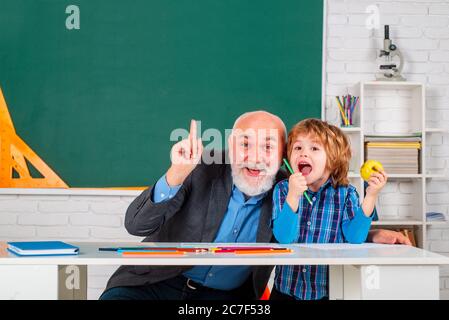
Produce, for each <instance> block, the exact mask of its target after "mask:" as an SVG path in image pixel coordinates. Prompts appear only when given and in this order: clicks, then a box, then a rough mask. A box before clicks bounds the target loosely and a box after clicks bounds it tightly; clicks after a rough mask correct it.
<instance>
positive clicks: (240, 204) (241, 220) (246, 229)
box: [153, 175, 266, 290]
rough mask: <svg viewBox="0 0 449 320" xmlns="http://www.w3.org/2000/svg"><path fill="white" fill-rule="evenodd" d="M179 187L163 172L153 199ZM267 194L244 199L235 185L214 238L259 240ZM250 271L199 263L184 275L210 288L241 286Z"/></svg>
mask: <svg viewBox="0 0 449 320" xmlns="http://www.w3.org/2000/svg"><path fill="white" fill-rule="evenodd" d="M180 187H181V186H175V187H170V186H169V185H168V183H167V180H166V177H165V175H164V176H163V177H161V178H160V179H159V180H158V182H157V183H156V185H155V189H154V192H153V197H154V199H153V201H154V202H161V201H165V200H167V199H170V198H172V197H174V196H175V195H176V193H177V192H178V190H179V188H180ZM265 196H266V193H264V194H261V195H258V196H254V197H249V198H248V199H247V200H245V196H244V194H243V193H242V192H241V191H240V190H239V189H238V188H237V187H236V186H235V185H234V186H233V187H232V194H231V198H230V199H229V204H228V208H227V210H226V213H225V215H224V218H223V221H222V223H221V225H220V229H219V230H218V233H217V236H216V237H215V239H214V242H215V243H224V242H227V243H233V242H256V237H257V228H258V226H259V217H260V212H261V208H262V202H263V201H262V200H263V198H264V197H265ZM250 273H251V267H250V266H196V267H193V268H192V269H190V270H188V271H186V272H185V273H184V276H186V277H187V278H190V279H192V280H193V281H195V282H198V283H201V284H202V285H204V286H206V287H209V288H214V289H220V290H232V289H235V288H238V287H239V286H241V285H242V284H243V283H244V282H245V280H246V279H247V278H248V276H249V274H250Z"/></svg>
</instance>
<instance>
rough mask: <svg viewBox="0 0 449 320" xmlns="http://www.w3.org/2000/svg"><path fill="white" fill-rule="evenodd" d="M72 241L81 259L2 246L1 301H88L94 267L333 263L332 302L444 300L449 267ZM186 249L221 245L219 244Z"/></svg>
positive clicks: (396, 254)
mask: <svg viewBox="0 0 449 320" xmlns="http://www.w3.org/2000/svg"><path fill="white" fill-rule="evenodd" d="M70 243H71V244H73V245H76V246H78V247H80V254H79V255H77V256H49V257H17V256H15V255H14V254H11V253H9V252H7V251H6V250H5V247H6V244H5V243H3V244H0V299H14V298H16V299H58V298H61V297H62V298H70V294H69V295H67V293H65V294H61V292H62V291H64V290H66V291H67V290H74V292H75V291H76V290H78V291H82V292H81V293H77V294H76V293H74V294H73V295H72V296H71V298H76V297H78V298H80V297H81V298H85V296H86V295H85V290H86V288H87V284H86V283H85V282H86V281H87V280H86V279H84V280H83V279H81V278H83V274H84V278H87V277H85V274H86V268H87V266H89V265H329V266H330V274H329V289H330V292H329V293H330V298H331V299H439V268H438V266H439V265H447V264H449V258H448V257H445V256H442V255H439V254H435V253H432V252H429V251H425V250H422V249H418V248H414V247H409V246H400V245H378V244H364V245H347V244H344V245H342V244H334V245H330V244H322V245H318V244H310V245H302V244H295V245H288V246H285V245H278V246H282V247H288V248H292V249H294V250H295V252H294V253H292V254H285V255H276V256H274V255H273V256H267V255H244V256H242V255H235V254H213V253H188V254H186V255H185V256H176V257H150V258H123V257H121V256H120V255H119V254H117V253H115V252H103V251H98V248H100V247H122V246H128V247H129V246H131V247H134V246H142V245H143V246H149V245H156V244H154V243H145V244H142V243H114V244H111V243H110V242H109V243H90V242H70ZM157 245H158V246H182V245H183V244H179V243H158V244H157ZM185 245H193V246H199V247H215V246H218V245H219V244H205V243H195V244H190V243H189V244H185ZM220 245H230V246H235V245H236V244H220ZM239 245H242V246H249V245H255V244H243V243H241V244H239ZM257 245H258V246H265V245H271V246H273V245H274V246H276V245H275V244H263V243H258V244H257ZM80 268H81V269H80ZM58 274H59V275H58Z"/></svg>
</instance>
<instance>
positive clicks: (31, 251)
mask: <svg viewBox="0 0 449 320" xmlns="http://www.w3.org/2000/svg"><path fill="white" fill-rule="evenodd" d="M8 251H10V252H12V253H14V254H17V255H19V256H57V255H58V256H59V255H74V254H78V252H79V248H78V247H75V246H72V245H70V244H68V243H65V242H62V241H32V242H8Z"/></svg>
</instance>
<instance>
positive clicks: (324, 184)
mask: <svg viewBox="0 0 449 320" xmlns="http://www.w3.org/2000/svg"><path fill="white" fill-rule="evenodd" d="M329 185H331V186H332V178H331V177H329V178H328V179H327V180H326V182H325V183H323V184H322V185H321V187H320V188H319V189H318V191H312V190H310V189H308V190H307V192H310V193H312V194H318V193H321V192H322V191H323V190H324V189H325V188H327V187H328V186H329Z"/></svg>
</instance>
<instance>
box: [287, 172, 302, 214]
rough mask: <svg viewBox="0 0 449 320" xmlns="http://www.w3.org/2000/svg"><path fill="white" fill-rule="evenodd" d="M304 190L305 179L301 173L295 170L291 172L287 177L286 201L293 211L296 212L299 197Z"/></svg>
mask: <svg viewBox="0 0 449 320" xmlns="http://www.w3.org/2000/svg"><path fill="white" fill-rule="evenodd" d="M306 190H307V181H306V178H305V177H304V176H303V175H302V173H301V172H296V173H294V174H292V175H291V176H290V178H289V179H288V194H287V198H286V201H287V203H288V204H289V205H290V208H291V209H292V210H293V212H296V211H297V210H298V206H299V198H300V197H301V196H302V194H303V193H304V191H306Z"/></svg>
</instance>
